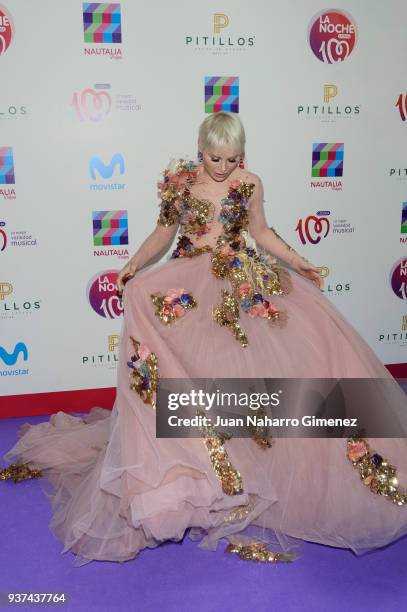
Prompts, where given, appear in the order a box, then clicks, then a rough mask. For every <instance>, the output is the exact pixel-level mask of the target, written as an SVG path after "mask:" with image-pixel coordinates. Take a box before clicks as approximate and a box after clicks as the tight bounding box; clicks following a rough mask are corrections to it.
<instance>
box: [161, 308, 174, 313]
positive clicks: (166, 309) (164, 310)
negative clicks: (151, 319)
mask: <svg viewBox="0 0 407 612" xmlns="http://www.w3.org/2000/svg"><path fill="white" fill-rule="evenodd" d="M171 312H172V308H171V306H163V307H162V308H161V313H162V314H165V315H167V314H170V313H171Z"/></svg>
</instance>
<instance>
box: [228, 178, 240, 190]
mask: <svg viewBox="0 0 407 612" xmlns="http://www.w3.org/2000/svg"><path fill="white" fill-rule="evenodd" d="M230 186H231V188H232V189H237V188H238V187H240V181H238V180H235V181H231V183H230Z"/></svg>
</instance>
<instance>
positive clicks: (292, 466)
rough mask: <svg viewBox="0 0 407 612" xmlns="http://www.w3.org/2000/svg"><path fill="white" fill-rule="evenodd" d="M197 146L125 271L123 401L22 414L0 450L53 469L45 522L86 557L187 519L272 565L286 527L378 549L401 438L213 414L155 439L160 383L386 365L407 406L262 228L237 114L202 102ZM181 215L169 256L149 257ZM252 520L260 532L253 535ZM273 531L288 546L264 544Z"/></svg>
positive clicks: (179, 529)
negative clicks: (209, 111) (236, 420)
mask: <svg viewBox="0 0 407 612" xmlns="http://www.w3.org/2000/svg"><path fill="white" fill-rule="evenodd" d="M198 144H199V151H200V155H201V162H200V163H199V164H195V163H193V162H191V161H185V160H178V161H177V162H175V163H173V165H172V166H170V167H169V168H167V170H166V171H165V172H164V178H163V180H162V181H161V182H160V183H159V191H160V211H159V218H158V223H157V227H156V229H155V230H154V231H153V232H152V234H151V235H150V236H148V238H147V239H146V240H145V241H144V242H143V244H142V245H141V247H140V248H139V249H138V251H137V252H136V254H135V255H134V257H132V259H131V260H130V261H129V263H128V264H127V265H126V266H125V267H124V268H123V270H122V271H121V272H120V274H119V276H118V288H119V291H120V292H123V301H124V320H123V326H122V330H121V337H120V349H119V368H118V384H117V397H116V401H115V404H114V407H113V410H112V412H110V411H108V410H105V409H102V408H93V409H92V410H91V411H90V413H89V414H87V415H84V416H83V417H80V416H72V415H69V414H66V413H64V412H58V413H57V414H55V415H53V416H52V417H51V418H50V420H49V421H48V422H46V423H41V424H39V425H36V426H31V425H29V424H25V425H24V426H23V427H22V428H21V430H20V432H19V436H20V439H19V441H18V442H17V443H16V445H15V446H14V447H13V448H12V449H11V450H10V451H9V452H8V453H7V454H6V455H5V459H6V460H7V461H10V460H12V461H15V462H17V464H18V465H17V466H15V465H12V466H9V468H8V469H6V470H4V471H3V478H9V477H13V476H15V477H16V479H18V478H19V477H20V478H24V477H29V476H32V475H41V474H42V475H44V476H45V477H46V478H47V480H48V481H50V482H51V483H52V489H51V493H50V498H51V501H52V504H53V518H52V521H51V523H50V528H51V530H52V531H53V533H54V534H55V535H56V536H57V537H58V538H59V539H60V540H61V541H62V542H63V543H64V549H63V552H65V551H68V550H71V551H72V552H73V553H75V555H76V558H75V563H76V564H83V563H87V562H89V561H91V560H112V561H125V560H128V559H131V558H133V557H135V556H136V555H137V553H138V552H139V550H141V549H143V548H145V547H155V546H157V545H158V544H160V543H161V542H163V541H165V540H180V539H181V538H182V537H183V536H184V534H185V533H186V531H187V530H188V533H189V535H190V536H191V537H192V538H200V539H201V544H200V546H201V547H203V548H209V549H215V548H216V546H217V542H218V541H219V540H220V539H221V538H226V539H228V541H229V546H228V551H229V552H234V553H237V554H239V555H240V557H241V558H245V559H257V560H261V561H271V562H276V561H288V560H291V559H293V558H294V556H295V555H294V554H293V553H292V552H290V546H291V545H292V542H291V541H290V537H291V536H292V537H294V538H299V539H303V540H310V541H314V542H319V543H322V544H328V545H332V546H338V547H344V548H351V549H352V550H353V551H355V552H356V553H360V552H363V551H364V550H367V549H370V548H375V547H380V546H383V545H385V544H387V543H388V542H390V541H392V540H394V539H396V538H398V537H400V536H401V535H403V534H404V533H405V532H406V531H407V514H406V512H407V509H406V508H407V503H406V502H407V496H406V494H405V492H404V490H402V489H401V487H400V484H399V480H400V482H404V483H406V482H407V445H406V441H405V439H403V438H397V439H387V438H386V439H385V438H383V439H381V438H378V439H374V440H370V441H367V440H365V439H363V438H355V439H349V440H348V441H346V440H344V439H342V438H330V439H324V438H304V439H303V438H297V439H290V438H280V439H277V440H276V441H274V442H273V443H271V439H270V437H269V436H268V435H264V432H262V431H260V432H259V431H254V432H253V436H252V437H248V438H232V439H227V438H226V437H225V436H222V435H221V434H220V433H219V432H218V431H216V429H214V428H211V427H207V428H206V427H203V428H202V437H201V438H181V437H180V438H172V439H170V438H157V437H156V413H155V410H154V408H155V402H156V393H157V383H158V382H159V380H161V379H196V378H213V377H215V378H218V377H219V378H220V377H221V378H232V379H233V380H237V379H239V378H256V379H260V378H262V377H263V378H290V377H292V378H301V379H306V378H316V377H317V378H327V379H329V378H356V377H360V378H378V379H386V380H387V381H388V382H389V383H390V388H391V396H389V397H388V398H387V400H388V401H387V405H382V403H381V400H380V403H379V399H377V400H376V401H375V399H374V398H373V400H371V401H372V405H371V406H370V408H371V409H372V411H373V410H376V411H380V412H381V413H383V412H385V413H386V416H387V417H388V418H389V419H391V418H392V416H393V414H394V415H397V414H399V412H398V411H399V410H400V406H401V404H403V406H404V407H405V398H404V395H403V393H402V391H401V390H400V388H399V386H398V385H397V383H396V381H393V379H392V377H391V376H390V374H389V373H388V372H387V370H386V369H385V368H384V366H383V365H382V364H381V363H380V362H379V360H378V359H377V357H376V356H375V355H374V353H373V351H372V350H371V349H370V347H369V346H368V345H367V343H366V342H365V341H364V340H363V339H362V338H361V336H360V335H359V334H358V333H357V332H356V330H355V329H354V328H353V327H352V326H351V325H350V324H349V323H348V322H347V321H346V320H345V319H344V318H343V316H342V315H341V314H340V312H339V311H338V310H337V309H336V308H335V307H334V306H333V304H331V303H330V302H329V301H328V300H327V299H326V298H325V297H324V296H323V295H322V293H321V291H320V288H321V286H322V281H321V278H320V275H319V271H318V268H317V267H316V266H314V265H312V264H311V263H309V262H307V261H306V260H305V259H304V258H303V257H301V256H300V255H298V254H297V253H296V252H295V251H294V250H293V249H292V248H291V247H289V246H288V245H287V244H286V243H285V242H284V241H283V240H281V239H280V238H279V237H278V235H277V234H276V233H275V232H274V231H273V230H272V229H269V228H268V227H267V223H266V219H265V215H264V208H263V187H262V182H261V180H260V178H259V177H258V176H256V175H255V174H252V173H251V172H247V171H246V170H245V169H244V167H242V165H243V164H242V163H241V162H242V160H243V158H244V150H245V135H244V130H243V126H242V124H241V122H240V119H239V118H238V116H237V115H235V114H230V113H223V112H220V113H215V114H213V115H209V116H208V117H207V118H206V119H205V120H204V121H203V123H202V125H201V127H200V130H199V141H198ZM178 227H180V229H181V232H180V235H179V237H178V241H177V244H176V247H175V249H174V250H173V252H172V254H171V258H170V259H169V260H168V261H165V262H161V263H159V264H157V265H155V266H152V267H151V265H150V264H151V263H152V262H156V261H157V259H159V258H160V257H161V256H162V255H163V253H164V252H165V251H166V250H167V249H168V248H169V246H170V245H171V243H172V241H173V239H174V237H175V234H176V232H177V229H178ZM248 231H249V233H250V235H251V237H252V238H253V239H254V240H255V241H256V243H257V245H258V247H259V250H260V252H258V251H257V250H256V249H255V248H253V246H251V245H250V244H249V235H248ZM270 254H271V255H273V256H275V257H277V258H278V260H280V261H281V262H283V263H284V264H288V265H289V266H290V268H291V270H288V269H287V268H286V267H285V266H283V265H280V263H279V262H278V261H277V260H276V259H273V258H272V257H270ZM375 451H378V452H380V453H382V454H383V456H381V455H379V454H378V452H377V453H375ZM386 459H388V461H389V462H391V465H389V463H388V462H386ZM25 463H28V466H24V465H22V464H25ZM393 466H395V467H393ZM27 468H28V471H27ZM396 468H397V469H396ZM30 470H40V472H35V471H34V472H33V471H30ZM397 478H399V480H398V479H397ZM255 527H258V528H259V529H260V533H261V536H262V537H257V536H256V537H254V536H253V537H251V536H250V533H251V530H253V529H255ZM272 536H277V540H278V542H279V544H280V545H281V547H280V548H281V549H280V550H279V551H277V550H276V549H275V548H274V549H272V550H270V548H268V547H267V545H266V544H267V542H270V541H271V537H272ZM274 543H275V542H274Z"/></svg>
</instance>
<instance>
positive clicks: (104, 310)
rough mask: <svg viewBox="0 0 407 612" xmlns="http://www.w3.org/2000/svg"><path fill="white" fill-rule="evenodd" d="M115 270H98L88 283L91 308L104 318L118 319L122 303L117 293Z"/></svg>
mask: <svg viewBox="0 0 407 612" xmlns="http://www.w3.org/2000/svg"><path fill="white" fill-rule="evenodd" d="M117 275H118V272H117V270H106V271H105V272H99V273H98V274H96V276H94V277H93V278H92V279H91V280H90V281H89V283H88V287H87V295H88V301H89V304H90V305H91V306H92V308H93V310H94V311H95V312H96V313H97V314H98V315H99V316H101V317H104V318H105V319H118V318H119V317H120V315H121V314H122V312H123V304H122V301H121V300H120V298H119V296H118V295H117V285H116V280H117Z"/></svg>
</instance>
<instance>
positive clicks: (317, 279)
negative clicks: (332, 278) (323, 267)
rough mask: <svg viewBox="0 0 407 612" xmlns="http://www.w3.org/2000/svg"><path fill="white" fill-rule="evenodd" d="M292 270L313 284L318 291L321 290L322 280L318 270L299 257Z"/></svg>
mask: <svg viewBox="0 0 407 612" xmlns="http://www.w3.org/2000/svg"><path fill="white" fill-rule="evenodd" d="M293 268H294V270H295V271H296V272H298V274H301V276H304V277H305V278H308V279H309V280H310V281H312V282H313V283H315V285H316V286H317V287H318V289H322V288H323V286H324V279H323V278H322V276H321V273H320V271H319V269H318V268H317V267H316V266H314V265H313V264H312V263H310V262H309V261H307V260H306V259H303V258H302V257H301V258H300V259H298V260H297V261H296V263H295V265H294V266H293Z"/></svg>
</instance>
